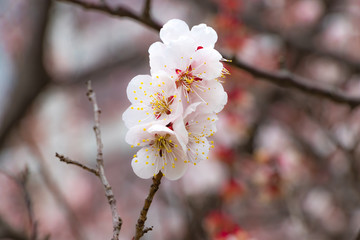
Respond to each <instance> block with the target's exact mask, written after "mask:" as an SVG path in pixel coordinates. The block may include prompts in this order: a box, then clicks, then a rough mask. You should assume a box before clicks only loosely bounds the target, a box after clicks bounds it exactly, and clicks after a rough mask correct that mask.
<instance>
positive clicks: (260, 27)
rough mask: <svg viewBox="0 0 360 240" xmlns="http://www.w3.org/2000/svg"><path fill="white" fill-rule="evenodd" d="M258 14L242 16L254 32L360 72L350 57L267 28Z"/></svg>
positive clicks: (359, 66)
mask: <svg viewBox="0 0 360 240" xmlns="http://www.w3.org/2000/svg"><path fill="white" fill-rule="evenodd" d="M256 16H257V14H254V13H249V14H246V15H244V16H242V21H243V22H244V23H245V24H246V25H247V26H248V27H249V28H250V29H253V30H256V31H258V32H261V33H265V34H272V35H276V36H278V37H280V39H281V40H282V41H283V42H284V43H285V44H286V45H288V46H290V47H292V48H295V49H297V50H299V51H302V52H303V53H306V54H312V55H317V56H321V57H326V58H330V59H333V60H336V61H337V62H339V63H341V64H344V65H345V66H347V67H348V68H350V69H351V70H353V71H356V72H360V61H358V60H354V59H351V58H349V57H348V56H346V55H344V54H341V53H338V52H334V51H331V50H327V49H324V48H322V47H321V46H317V45H315V44H314V43H313V42H312V41H310V40H309V39H307V38H306V36H305V37H303V36H291V35H289V34H287V33H284V32H282V31H281V30H280V29H276V28H275V27H270V26H267V25H265V24H263V23H261V22H260V21H259V20H258V18H257V17H256Z"/></svg>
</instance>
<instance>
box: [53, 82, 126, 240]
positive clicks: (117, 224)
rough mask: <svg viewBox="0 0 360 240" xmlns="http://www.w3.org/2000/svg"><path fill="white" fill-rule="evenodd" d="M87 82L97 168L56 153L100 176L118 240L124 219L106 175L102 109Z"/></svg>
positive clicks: (62, 158)
mask: <svg viewBox="0 0 360 240" xmlns="http://www.w3.org/2000/svg"><path fill="white" fill-rule="evenodd" d="M87 84H88V91H87V93H86V95H87V96H88V98H89V101H90V102H91V103H92V105H93V110H94V120H95V124H94V132H95V137H96V146H97V157H96V162H97V169H93V168H90V167H87V166H85V165H84V164H82V163H79V162H77V161H74V160H71V159H69V158H67V157H64V156H63V155H61V154H58V153H56V157H57V158H59V159H60V161H62V162H65V163H67V164H73V165H76V166H78V167H81V168H83V169H85V170H86V171H89V172H91V173H93V174H95V175H96V176H98V177H99V178H100V181H101V183H102V184H103V186H104V190H105V196H106V198H107V200H108V203H109V205H110V209H111V214H112V223H113V237H112V240H118V239H119V234H120V230H121V225H122V219H121V218H120V216H119V214H118V211H117V207H116V199H115V196H114V193H113V191H112V188H111V185H110V184H109V181H108V180H107V177H106V175H105V170H104V158H103V152H102V149H103V144H102V141H101V130H100V114H101V110H100V108H99V106H98V104H97V101H96V95H95V92H94V91H93V89H92V87H91V82H90V81H89V82H88V83H87Z"/></svg>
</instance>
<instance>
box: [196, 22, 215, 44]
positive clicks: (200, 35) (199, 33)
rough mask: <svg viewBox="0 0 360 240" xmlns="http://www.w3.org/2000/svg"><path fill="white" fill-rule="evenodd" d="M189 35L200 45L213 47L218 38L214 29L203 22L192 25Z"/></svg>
mask: <svg viewBox="0 0 360 240" xmlns="http://www.w3.org/2000/svg"><path fill="white" fill-rule="evenodd" d="M190 35H191V37H192V38H194V40H195V41H196V42H197V43H198V45H199V46H202V47H210V48H213V47H214V45H215V43H216V41H217V39H218V36H217V34H216V31H215V30H214V29H213V28H211V27H208V26H206V24H203V23H202V24H199V25H196V26H194V27H192V28H191V32H190Z"/></svg>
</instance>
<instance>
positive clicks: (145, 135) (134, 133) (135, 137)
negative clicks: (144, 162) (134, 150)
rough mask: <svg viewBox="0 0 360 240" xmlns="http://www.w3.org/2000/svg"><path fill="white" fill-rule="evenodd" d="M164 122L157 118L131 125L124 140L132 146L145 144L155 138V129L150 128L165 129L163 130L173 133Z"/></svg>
mask: <svg viewBox="0 0 360 240" xmlns="http://www.w3.org/2000/svg"><path fill="white" fill-rule="evenodd" d="M166 124H167V122H166V121H164V120H159V121H153V122H149V123H146V124H141V125H136V126H134V127H131V128H130V129H129V131H128V132H127V133H126V136H125V141H126V142H127V143H128V144H130V145H134V146H146V145H148V144H149V143H150V142H151V140H153V139H154V138H155V134H154V133H155V132H156V131H153V130H152V129H154V128H158V129H162V130H164V129H165V131H170V133H171V134H173V131H171V130H170V129H169V128H167V127H166ZM159 133H160V131H159ZM144 140H145V141H144Z"/></svg>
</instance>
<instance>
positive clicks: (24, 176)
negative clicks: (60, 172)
mask: <svg viewBox="0 0 360 240" xmlns="http://www.w3.org/2000/svg"><path fill="white" fill-rule="evenodd" d="M29 174H30V172H29V169H28V168H27V167H25V169H24V171H23V172H22V173H21V174H20V176H19V177H18V179H17V182H18V184H19V186H20V187H21V189H22V192H23V195H24V199H25V203H26V208H27V211H28V216H29V223H30V229H31V233H30V240H36V239H37V222H36V220H35V216H34V209H33V205H32V201H31V197H30V193H29V191H28V188H27V182H28V179H29Z"/></svg>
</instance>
